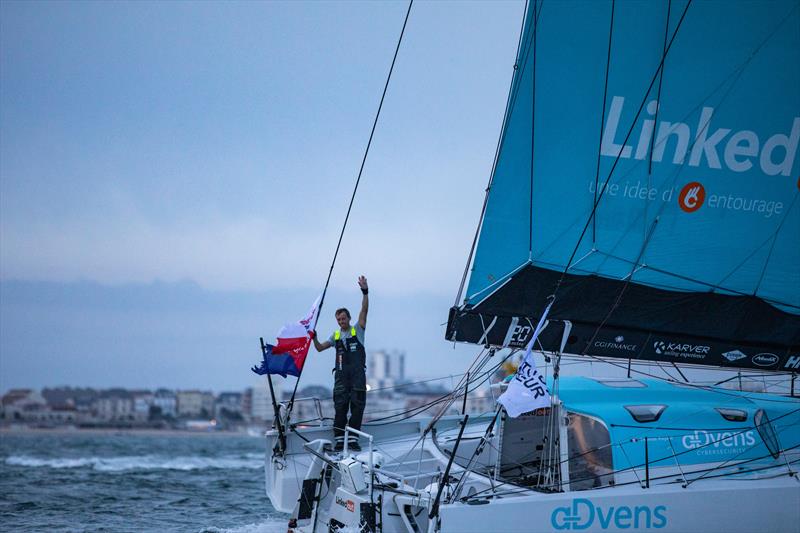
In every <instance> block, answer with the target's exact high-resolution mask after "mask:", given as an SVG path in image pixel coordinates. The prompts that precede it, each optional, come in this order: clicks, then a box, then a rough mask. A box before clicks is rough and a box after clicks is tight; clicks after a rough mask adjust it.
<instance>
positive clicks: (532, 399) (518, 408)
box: [497, 301, 553, 418]
mask: <svg viewBox="0 0 800 533" xmlns="http://www.w3.org/2000/svg"><path fill="white" fill-rule="evenodd" d="M551 305H553V303H552V301H551V302H550V304H549V305H548V306H547V308H546V309H545V310H544V313H542V318H540V319H539V323H538V324H537V325H536V329H535V330H534V332H533V335H532V336H531V340H530V342H529V343H528V346H527V347H526V350H525V357H524V358H523V359H522V364H521V365H520V366H519V369H518V370H517V373H516V374H515V375H514V379H512V380H511V382H510V383H509V384H508V389H506V391H505V392H504V393H503V394H502V395H500V397H499V398H498V399H497V401H498V402H500V403H501V404H503V407H505V408H506V412H507V413H508V415H509V416H510V417H511V418H517V417H518V416H519V415H521V414H522V413H527V412H529V411H533V410H534V409H539V408H541V407H550V392H549V391H548V390H547V383H545V380H544V376H543V375H542V374H541V373H540V372H539V370H537V368H536V361H534V360H533V354H532V353H531V352H532V351H533V344H534V343H535V342H536V339H537V338H538V337H539V333H541V332H542V330H543V329H544V326H545V324H546V319H547V313H548V312H549V311H550V306H551Z"/></svg>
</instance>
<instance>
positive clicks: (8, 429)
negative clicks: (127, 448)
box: [0, 426, 266, 437]
mask: <svg viewBox="0 0 800 533" xmlns="http://www.w3.org/2000/svg"><path fill="white" fill-rule="evenodd" d="M264 431H266V428H265V429H264ZM24 434H40V435H43V434H51V435H137V436H153V437H156V436H161V437H197V436H206V437H232V436H239V437H261V436H263V433H262V434H260V435H257V436H254V435H251V434H249V433H248V432H247V431H237V430H228V429H220V430H216V429H215V430H213V431H205V430H190V429H152V428H78V427H55V428H36V427H15V426H4V427H0V435H2V436H6V435H24Z"/></svg>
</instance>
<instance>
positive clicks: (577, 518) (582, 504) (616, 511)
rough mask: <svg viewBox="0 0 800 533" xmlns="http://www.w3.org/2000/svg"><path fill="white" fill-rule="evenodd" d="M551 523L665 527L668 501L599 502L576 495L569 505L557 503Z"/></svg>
mask: <svg viewBox="0 0 800 533" xmlns="http://www.w3.org/2000/svg"><path fill="white" fill-rule="evenodd" d="M550 525H551V526H552V527H553V529H555V530H557V531H564V530H573V531H580V530H584V529H590V528H591V529H593V530H595V529H601V530H605V529H629V528H633V529H661V528H663V527H665V526H666V525H667V506H666V505H655V506H650V505H635V506H628V505H597V504H595V503H594V502H592V500H589V499H587V498H576V499H574V500H572V505H570V506H568V507H556V508H555V509H553V512H552V513H551V514H550Z"/></svg>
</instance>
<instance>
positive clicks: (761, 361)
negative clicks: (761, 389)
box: [752, 352, 780, 367]
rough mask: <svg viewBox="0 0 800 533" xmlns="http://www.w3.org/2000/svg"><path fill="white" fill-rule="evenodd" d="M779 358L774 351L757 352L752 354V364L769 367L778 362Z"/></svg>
mask: <svg viewBox="0 0 800 533" xmlns="http://www.w3.org/2000/svg"><path fill="white" fill-rule="evenodd" d="M779 360H780V358H779V357H778V356H777V355H775V354H774V353H767V352H763V353H759V354H756V355H754V356H753V359H752V361H753V364H754V365H756V366H763V367H771V366H775V365H777V364H778V361H779Z"/></svg>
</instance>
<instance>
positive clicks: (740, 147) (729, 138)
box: [600, 96, 800, 176]
mask: <svg viewBox="0 0 800 533" xmlns="http://www.w3.org/2000/svg"><path fill="white" fill-rule="evenodd" d="M624 105H625V98H624V97H622V96H614V97H613V98H612V100H611V106H610V108H609V110H608V118H607V119H606V123H605V125H604V127H603V137H602V143H601V146H600V153H601V154H602V155H604V156H608V157H614V158H616V157H618V156H619V157H620V158H622V159H630V158H631V157H633V159H638V160H642V159H645V158H647V157H648V153H649V151H650V146H651V144H652V147H653V161H655V162H661V161H662V160H664V158H665V156H669V155H671V158H670V157H668V159H671V161H672V163H673V164H676V165H683V164H684V163H686V164H688V165H689V166H690V167H699V166H701V165H704V166H707V167H708V168H713V169H718V170H720V169H723V168H724V169H727V170H730V171H732V172H746V171H748V170H750V169H751V168H753V166H754V165H755V164H757V165H759V167H760V169H761V171H762V172H763V173H764V174H766V175H768V176H777V175H781V176H791V175H792V169H793V167H794V160H795V156H796V155H797V145H798V141H800V117H794V119H793V120H792V125H791V130H790V131H789V133H788V135H787V134H785V133H775V134H774V135H771V136H770V137H768V138H767V139H766V140H765V141H764V142H763V143H762V140H761V139H760V138H759V136H758V134H757V133H756V132H754V131H750V130H741V131H736V132H733V133H732V131H733V130H731V129H730V128H719V127H717V126H716V125H715V124H712V121H713V118H714V108H713V107H703V109H702V110H701V112H700V117H699V119H698V121H697V125H696V127H695V129H694V133H692V128H691V126H690V125H689V124H686V123H683V122H669V121H666V120H661V121H659V123H658V127H656V123H655V120H653V119H652V118H646V119H645V120H644V121H643V122H642V126H641V129H640V132H639V138H638V141H637V142H636V152H634V151H633V146H632V145H629V144H624V145H623V144H620V142H622V140H623V139H624V137H625V134H626V133H627V129H626V128H625V127H623V128H620V118H621V116H622V110H623V107H624ZM657 110H658V101H656V100H652V101H651V102H650V103H648V104H647V108H646V111H647V113H648V114H649V116H650V117H654V116H655V114H656V111H657ZM654 134H655V141H654V142H653V135H654ZM668 147H670V148H671V151H670V153H669V154H667V153H666V152H667V148H668Z"/></svg>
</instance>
